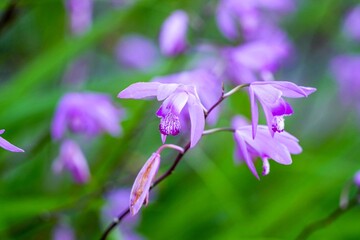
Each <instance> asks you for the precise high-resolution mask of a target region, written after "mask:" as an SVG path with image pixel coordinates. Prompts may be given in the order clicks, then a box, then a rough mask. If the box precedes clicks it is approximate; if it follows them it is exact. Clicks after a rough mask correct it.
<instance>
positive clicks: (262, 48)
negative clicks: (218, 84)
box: [224, 36, 291, 84]
mask: <svg viewBox="0 0 360 240" xmlns="http://www.w3.org/2000/svg"><path fill="white" fill-rule="evenodd" d="M290 52H291V47H290V43H289V42H288V40H287V39H286V38H285V37H283V36H276V37H274V36H273V37H269V38H267V39H260V40H255V41H251V42H247V43H245V44H243V45H240V46H238V47H234V48H225V49H224V56H225V59H226V61H227V69H226V70H227V73H228V75H229V77H230V78H231V79H232V80H234V81H235V82H236V83H237V84H243V83H250V82H254V81H257V79H258V77H257V74H260V75H266V74H269V73H270V74H272V73H274V72H275V71H276V70H277V69H278V68H279V67H280V66H281V64H282V63H283V62H285V60H286V59H287V58H288V57H289V56H290Z"/></svg>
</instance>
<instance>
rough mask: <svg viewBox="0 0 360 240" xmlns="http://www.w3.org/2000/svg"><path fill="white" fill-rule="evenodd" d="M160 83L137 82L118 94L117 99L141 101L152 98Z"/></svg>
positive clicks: (156, 92) (155, 94)
mask: <svg viewBox="0 0 360 240" xmlns="http://www.w3.org/2000/svg"><path fill="white" fill-rule="evenodd" d="M160 85H161V83H158V82H138V83H134V84H131V85H130V86H129V87H127V88H125V89H124V90H122V91H121V92H120V93H119V94H118V98H133V99H141V98H146V97H154V96H157V94H158V88H159V86H160Z"/></svg>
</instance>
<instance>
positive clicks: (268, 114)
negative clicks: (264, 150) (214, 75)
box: [249, 81, 316, 138]
mask: <svg viewBox="0 0 360 240" xmlns="http://www.w3.org/2000/svg"><path fill="white" fill-rule="evenodd" d="M315 91H316V89H315V88H310V87H301V86H297V85H296V84H294V83H291V82H285V81H266V82H252V83H251V84H250V87H249V95H250V104H251V118H252V129H253V130H252V135H253V138H255V136H256V130H257V125H258V114H259V113H258V106H257V103H256V99H257V100H258V101H259V102H260V104H261V106H262V108H263V110H264V113H265V118H266V122H267V125H268V128H269V131H270V134H271V135H272V136H274V133H275V132H282V131H284V118H283V117H284V116H289V115H291V114H292V113H293V110H292V108H291V105H290V104H289V103H288V102H286V101H285V100H284V99H283V97H290V98H301V97H307V96H308V95H310V94H311V93H313V92H315Z"/></svg>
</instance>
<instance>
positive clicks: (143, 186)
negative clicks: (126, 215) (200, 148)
mask: <svg viewBox="0 0 360 240" xmlns="http://www.w3.org/2000/svg"><path fill="white" fill-rule="evenodd" d="M165 148H171V149H174V150H176V151H179V152H181V153H183V152H184V149H183V148H181V147H179V146H176V145H173V144H165V145H162V146H161V147H160V148H159V149H158V150H157V151H156V152H155V153H153V154H152V155H151V157H150V158H149V159H148V160H147V161H146V162H145V164H144V166H143V167H142V168H141V170H140V172H139V173H138V175H137V176H136V179H135V182H134V184H133V186H132V189H131V193H130V213H131V215H133V216H134V215H135V214H137V212H138V211H139V210H140V208H141V207H142V205H143V204H145V205H147V203H148V202H149V191H150V187H151V184H152V183H153V182H154V180H155V176H156V173H157V171H158V170H159V166H160V154H161V152H162V150H164V149H165Z"/></svg>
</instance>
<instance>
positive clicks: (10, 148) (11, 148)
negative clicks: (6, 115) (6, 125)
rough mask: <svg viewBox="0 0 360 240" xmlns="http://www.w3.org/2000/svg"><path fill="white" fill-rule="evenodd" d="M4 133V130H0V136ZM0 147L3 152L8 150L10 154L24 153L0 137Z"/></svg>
mask: <svg viewBox="0 0 360 240" xmlns="http://www.w3.org/2000/svg"><path fill="white" fill-rule="evenodd" d="M4 132H5V130H4V129H2V130H0V134H3V133H4ZM0 147H2V148H4V149H5V150H8V151H10V152H24V150H22V149H21V148H18V147H17V146H15V145H13V144H11V143H9V142H8V141H7V140H5V139H4V138H2V137H0Z"/></svg>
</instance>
